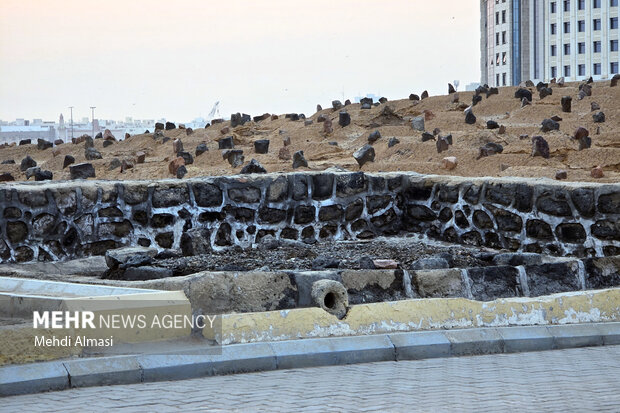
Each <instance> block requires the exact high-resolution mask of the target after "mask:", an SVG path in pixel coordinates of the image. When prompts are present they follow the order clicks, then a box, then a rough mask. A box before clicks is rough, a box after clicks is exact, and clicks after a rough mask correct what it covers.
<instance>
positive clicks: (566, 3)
mask: <svg viewBox="0 0 620 413" xmlns="http://www.w3.org/2000/svg"><path fill="white" fill-rule="evenodd" d="M564 11H570V0H564Z"/></svg>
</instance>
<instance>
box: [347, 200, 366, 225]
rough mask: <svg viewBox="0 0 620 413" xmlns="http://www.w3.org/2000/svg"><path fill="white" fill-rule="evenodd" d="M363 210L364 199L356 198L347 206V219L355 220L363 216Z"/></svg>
mask: <svg viewBox="0 0 620 413" xmlns="http://www.w3.org/2000/svg"><path fill="white" fill-rule="evenodd" d="M363 211H364V201H362V200H361V199H356V200H355V201H353V202H351V203H350V204H349V205H348V206H347V208H346V210H345V219H346V220H347V221H353V220H355V219H357V218H359V217H361V216H362V212H363Z"/></svg>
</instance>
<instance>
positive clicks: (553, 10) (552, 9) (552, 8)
mask: <svg viewBox="0 0 620 413" xmlns="http://www.w3.org/2000/svg"><path fill="white" fill-rule="evenodd" d="M555 9H556V7H555V1H552V2H551V13H552V14H553V13H555Z"/></svg>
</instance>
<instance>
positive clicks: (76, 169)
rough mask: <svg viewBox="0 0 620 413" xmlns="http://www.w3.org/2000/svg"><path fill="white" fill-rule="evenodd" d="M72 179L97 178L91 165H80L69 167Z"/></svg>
mask: <svg viewBox="0 0 620 413" xmlns="http://www.w3.org/2000/svg"><path fill="white" fill-rule="evenodd" d="M69 172H70V173H71V179H86V178H94V177H95V168H94V167H93V164H91V163H79V164H77V165H73V166H70V167H69Z"/></svg>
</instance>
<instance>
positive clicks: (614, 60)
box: [480, 0, 620, 86]
mask: <svg viewBox="0 0 620 413" xmlns="http://www.w3.org/2000/svg"><path fill="white" fill-rule="evenodd" d="M619 9H620V8H619V7H618V0H481V1H480V13H481V19H480V30H481V34H482V35H481V38H480V50H481V58H480V68H481V83H483V84H485V83H486V84H488V85H490V86H508V85H518V84H519V83H520V82H521V81H524V80H528V79H530V80H532V81H535V82H537V81H540V80H542V81H548V80H549V79H551V78H554V77H564V78H565V80H566V81H573V80H581V79H585V78H588V77H590V76H592V77H593V78H594V79H595V80H598V79H608V78H610V77H611V76H612V75H613V74H616V73H619V67H618V63H619V56H618V40H619V30H618V20H619Z"/></svg>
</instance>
